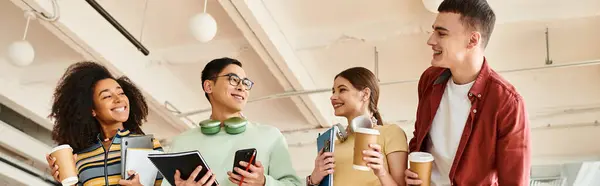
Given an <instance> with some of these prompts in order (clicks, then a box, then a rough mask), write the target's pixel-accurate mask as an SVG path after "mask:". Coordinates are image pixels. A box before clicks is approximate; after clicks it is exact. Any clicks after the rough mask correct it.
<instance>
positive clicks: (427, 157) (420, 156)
mask: <svg viewBox="0 0 600 186" xmlns="http://www.w3.org/2000/svg"><path fill="white" fill-rule="evenodd" d="M433 159H434V158H433V155H431V154H430V153H426V152H412V153H410V154H409V155H408V160H409V161H412V162H430V161H433Z"/></svg>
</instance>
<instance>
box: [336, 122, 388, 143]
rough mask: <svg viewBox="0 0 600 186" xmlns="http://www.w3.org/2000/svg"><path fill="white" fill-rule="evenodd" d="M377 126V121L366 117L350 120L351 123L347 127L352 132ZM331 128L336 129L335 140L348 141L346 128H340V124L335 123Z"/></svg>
mask: <svg viewBox="0 0 600 186" xmlns="http://www.w3.org/2000/svg"><path fill="white" fill-rule="evenodd" d="M375 125H377V119H376V118H375V117H371V118H369V117H367V116H358V117H356V118H354V119H352V122H351V123H350V124H349V127H351V128H352V130H353V131H354V130H356V129H357V128H373V126H375ZM333 127H336V128H337V133H336V135H337V138H338V139H339V140H340V142H344V141H346V139H348V133H347V132H346V128H345V127H344V126H342V124H340V123H337V124H335V125H333Z"/></svg>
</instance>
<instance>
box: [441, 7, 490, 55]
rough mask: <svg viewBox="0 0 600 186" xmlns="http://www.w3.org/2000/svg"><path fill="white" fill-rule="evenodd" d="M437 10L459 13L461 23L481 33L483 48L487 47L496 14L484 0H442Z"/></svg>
mask: <svg viewBox="0 0 600 186" xmlns="http://www.w3.org/2000/svg"><path fill="white" fill-rule="evenodd" d="M438 12H440V13H442V12H446V13H457V14H460V15H461V18H460V19H461V21H462V22H463V24H465V25H466V26H467V27H468V28H471V29H475V30H477V31H479V32H480V33H481V37H482V39H483V43H482V44H483V48H485V47H487V44H488V41H489V40H490V36H491V35H492V31H494V25H495V24H496V14H494V11H493V10H492V8H491V7H490V5H489V4H488V3H487V1H486V0H444V1H443V2H442V3H441V4H440V6H439V7H438Z"/></svg>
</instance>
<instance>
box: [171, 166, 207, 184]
mask: <svg viewBox="0 0 600 186" xmlns="http://www.w3.org/2000/svg"><path fill="white" fill-rule="evenodd" d="M201 170H202V166H198V167H196V169H195V170H194V172H192V174H191V175H190V177H189V178H188V179H187V180H184V179H181V173H179V170H175V175H174V177H175V185H176V186H211V185H212V184H213V183H214V182H215V179H216V177H217V176H215V175H214V174H213V173H212V172H211V171H210V170H208V172H206V174H205V175H204V176H203V177H202V178H201V179H200V180H198V181H194V180H196V176H198V174H199V173H200V171H201Z"/></svg>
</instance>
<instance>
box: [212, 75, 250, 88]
mask: <svg viewBox="0 0 600 186" xmlns="http://www.w3.org/2000/svg"><path fill="white" fill-rule="evenodd" d="M218 77H227V78H228V79H229V84H230V85H232V86H238V85H240V83H242V85H244V86H246V90H250V89H252V86H254V82H252V80H250V79H248V78H244V79H242V78H240V76H238V75H236V74H233V73H229V74H225V75H221V76H215V79H216V78H218Z"/></svg>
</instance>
